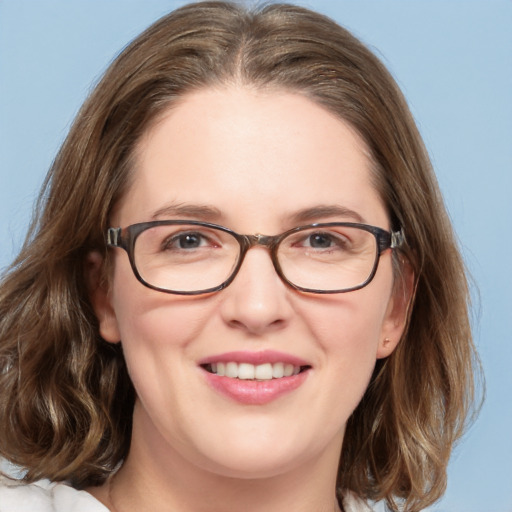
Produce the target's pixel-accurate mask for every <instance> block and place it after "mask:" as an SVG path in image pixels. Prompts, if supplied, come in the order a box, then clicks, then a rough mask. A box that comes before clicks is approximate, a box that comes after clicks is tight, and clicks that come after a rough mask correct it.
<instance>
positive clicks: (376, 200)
mask: <svg viewBox="0 0 512 512" xmlns="http://www.w3.org/2000/svg"><path fill="white" fill-rule="evenodd" d="M370 165H371V162H370V160H369V156H368V151H367V149H366V147H365V146H364V144H363V142H362V141H361V139H360V138H359V137H358V135H357V134H356V133H355V132H354V131H353V130H352V129H351V128H350V127H349V126H348V125H347V124H346V123H344V122H343V121H341V120H340V119H338V118H336V117H334V116H333V115H332V114H330V113H329V112H328V111H326V110H325V109H324V108H322V107H320V106H318V105H317V104H315V103H313V102H312V101H311V100H309V99H307V98H305V97H303V96H301V95H299V94H292V93H290V92H286V91H267V92H261V91H255V90H253V89H249V88H244V87H242V86H237V87H230V88H219V89H206V90H201V91H199V92H194V93H192V94H190V95H188V96H186V97H184V98H183V99H182V100H181V101H180V103H179V104H178V105H175V106H174V107H173V108H172V109H171V110H169V111H168V112H167V113H166V115H165V116H163V117H162V118H161V119H160V120H159V121H158V123H156V124H155V125H154V126H153V127H152V128H151V129H150V130H149V131H148V132H147V133H146V134H145V136H144V137H143V139H142V140H141V141H140V143H139V145H138V147H137V150H136V168H135V174H134V181H133V183H132V185H131V187H130V188H129V190H128V192H127V194H126V196H125V197H124V198H123V199H122V200H121V201H120V203H119V204H118V205H117V207H116V209H115V211H114V213H113V215H112V222H111V225H112V226H121V227H126V226H128V225H130V224H133V223H137V222H143V221H147V220H151V219H152V218H153V217H154V216H155V213H156V212H160V214H159V215H158V216H157V218H159V219H164V218H165V219H173V218H190V219H195V220H205V221H211V222H215V223H218V224H222V225H224V226H227V227H229V228H231V229H233V230H235V231H237V232H239V233H247V234H254V233H263V234H267V235H273V234H277V233H281V232H283V231H285V230H287V229H289V228H292V227H294V226H296V225H299V224H305V223H312V222H322V221H324V222H326V221H335V220H339V221H358V220H359V219H358V218H355V217H354V215H352V214H345V215H339V214H338V215H328V214H318V215H316V214H315V215H314V216H312V217H311V216H310V217H311V218H308V219H307V220H306V221H302V222H299V221H298V220H297V219H294V216H296V215H297V212H299V211H301V210H304V209H310V208H315V207H319V206H326V205H328V206H332V205H335V206H341V207H344V208H347V209H350V210H352V211H353V212H355V214H356V215H357V216H359V217H361V218H362V220H363V221H364V222H365V223H368V224H372V225H375V226H379V227H381V228H384V229H389V220H388V218H387V215H386V212H385V208H384V205H383V204H382V201H381V199H380V197H379V195H378V193H377V191H376V190H375V188H374V186H373V185H372V182H371V173H370ZM185 204H186V205H208V206H209V207H210V206H211V207H213V208H215V209H216V210H217V213H216V215H215V217H210V216H208V218H205V216H204V214H203V213H201V212H193V211H189V212H188V215H184V214H183V213H179V214H178V213H176V212H173V211H172V210H169V209H167V211H166V212H162V209H165V208H167V207H169V205H185ZM100 265H101V258H100V257H99V255H97V254H91V255H90V267H91V270H90V276H91V283H92V288H93V290H94V291H93V293H92V300H93V304H94V307H95V310H96V313H97V316H98V319H99V322H100V331H101V335H102V336H103V338H104V339H105V340H106V341H108V342H111V343H118V342H119V341H120V340H122V341H121V343H122V344H123V349H124V353H125V356H126V360H127V364H128V368H129V372H130V376H131V378H132V380H133V383H134V385H135V388H136V391H137V396H138V398H137V401H136V406H135V411H134V422H133V425H134V428H133V437H132V444H131V450H130V453H129V456H128V458H127V460H126V461H125V463H124V465H123V466H122V468H121V469H120V470H119V471H118V473H117V475H116V476H115V478H114V480H113V482H112V492H111V496H109V494H108V492H107V486H103V487H99V488H94V489H90V492H91V493H92V494H93V495H95V496H96V497H98V498H99V499H100V500H101V501H103V503H105V504H106V505H107V506H110V507H111V508H114V506H113V505H112V503H111V500H112V499H113V501H114V503H115V509H117V510H118V511H119V512H126V511H130V510H153V511H167V510H169V511H170V510H173V511H180V512H181V511H187V512H188V511H206V510H208V511H216V510H219V511H220V510H222V511H224V512H225V511H231V510H233V511H235V510H236V511H239V510H244V511H249V512H250V511H261V510H266V511H270V512H272V511H280V512H282V510H294V511H308V512H310V511H311V510H315V511H323V510H325V511H332V510H338V508H337V503H336V498H335V492H334V489H335V480H336V471H337V465H338V459H339V453H340V451H341V444H342V441H343V435H344V430H345V424H346V422H347V419H348V418H349V416H350V414H351V413H352V411H353V410H354V408H355V407H356V406H357V404H358V402H359V401H360V399H361V397H362V395H363V394H364V391H365V389H366V387H367V385H368V382H369V379H370V377H371V374H372V370H373V368H374V365H375V362H376V360H377V359H378V358H383V357H387V356H388V355H389V354H390V353H391V352H392V351H393V349H394V348H395V346H396V344H397V343H398V340H399V339H400V336H401V334H402V331H403V328H404V320H405V314H406V307H407V298H408V293H407V291H404V290H403V289H400V290H399V292H397V289H398V288H400V287H396V286H393V273H392V267H391V252H390V251H386V252H385V253H384V254H383V255H382V257H381V259H380V262H379V267H378V271H377V274H376V276H375V278H374V279H373V281H372V282H371V283H370V284H369V285H368V286H366V287H365V288H363V289H361V290H358V291H355V292H350V293H346V294H332V295H316V294H305V293H300V292H297V291H295V290H293V289H291V288H289V287H287V286H286V285H285V284H284V283H283V282H282V281H281V280H280V279H279V277H278V276H277V274H276V272H275V270H274V268H273V266H272V263H271V260H270V257H269V255H268V251H267V250H266V249H265V248H262V247H255V248H253V249H251V250H250V251H249V253H248V254H247V256H246V259H245V261H244V264H243V266H242V268H241V270H240V272H239V274H238V275H237V277H236V278H235V280H234V282H233V283H232V284H231V285H230V286H229V287H228V288H226V289H225V290H223V291H221V292H218V293H214V294H209V295H201V296H197V297H184V296H177V295H169V294H164V293H161V292H157V291H154V290H150V289H148V288H146V287H144V286H143V285H142V284H141V283H139V282H138V281H137V280H136V278H135V276H134V275H133V272H132V270H131V268H130V265H129V262H128V257H127V254H126V253H125V252H124V251H122V250H114V268H113V275H112V279H111V283H110V289H109V290H105V289H103V288H101V287H99V286H97V285H95V283H96V279H97V275H98V274H99V268H100ZM268 349H272V350H278V351H281V352H284V353H286V354H291V355H294V356H297V357H300V358H302V359H305V360H306V361H307V362H308V364H310V366H311V369H310V370H309V371H308V375H307V378H306V379H305V381H304V383H303V384H302V385H301V386H300V387H299V388H297V389H296V390H294V391H292V392H290V393H288V394H285V395H284V396H281V397H279V398H278V399H276V400H274V401H271V402H270V403H268V404H265V405H245V404H240V403H238V402H236V401H234V400H232V399H229V398H227V397H226V396H224V395H222V394H220V393H219V392H217V391H215V390H214V389H212V388H211V387H210V386H209V385H208V384H207V382H206V380H205V379H204V375H203V373H204V371H203V370H202V369H201V368H200V367H199V365H198V361H199V360H202V359H204V358H207V357H208V356H212V355H214V354H219V353H224V352H230V351H235V350H243V351H249V352H258V351H262V350H268Z"/></svg>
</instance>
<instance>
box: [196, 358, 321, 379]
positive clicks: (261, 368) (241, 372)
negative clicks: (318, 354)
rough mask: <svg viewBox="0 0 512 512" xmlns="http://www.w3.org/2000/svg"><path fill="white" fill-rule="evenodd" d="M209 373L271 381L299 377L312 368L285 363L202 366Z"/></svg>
mask: <svg viewBox="0 0 512 512" xmlns="http://www.w3.org/2000/svg"><path fill="white" fill-rule="evenodd" d="M201 367H202V368H203V369H204V370H206V371H207V372H208V373H211V374H214V375H217V376H219V377H228V378H230V379H239V380H253V381H270V380H276V379H283V378H286V377H292V376H295V375H299V374H300V373H303V372H305V371H307V370H309V369H310V368H311V366H309V365H301V366H299V365H294V364H291V363H285V362H279V361H278V362H275V363H270V362H268V363H262V364H251V363H239V362H236V361H227V362H220V361H219V362H216V363H206V364H202V365H201Z"/></svg>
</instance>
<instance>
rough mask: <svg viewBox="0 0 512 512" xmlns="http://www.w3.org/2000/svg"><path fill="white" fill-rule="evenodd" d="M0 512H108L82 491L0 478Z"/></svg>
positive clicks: (46, 482) (49, 484) (40, 482)
mask: <svg viewBox="0 0 512 512" xmlns="http://www.w3.org/2000/svg"><path fill="white" fill-rule="evenodd" d="M0 512H108V509H107V508H105V507H104V506H103V505H102V504H101V503H100V502H99V501H98V500H96V499H95V498H93V497H92V496H91V495H90V494H89V493H87V492H85V491H77V490H76V489H73V487H70V486H69V485H66V484H64V483H52V482H50V481H49V480H39V481H38V482H34V483H32V484H25V483H23V482H20V481H19V480H13V479H10V478H6V477H3V476H0Z"/></svg>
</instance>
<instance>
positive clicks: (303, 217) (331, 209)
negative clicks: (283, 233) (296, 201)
mask: <svg viewBox="0 0 512 512" xmlns="http://www.w3.org/2000/svg"><path fill="white" fill-rule="evenodd" d="M325 217H344V218H347V217H348V218H350V219H351V220H354V221H355V222H359V223H360V224H365V223H366V221H365V220H364V218H363V217H362V216H361V215H360V214H359V213H357V212H356V211H355V210H351V209H350V208H346V207H345V206H340V205H318V206H313V207H311V208H304V209H303V210H299V211H298V212H295V213H293V214H292V215H290V217H289V221H290V223H291V224H298V223H303V222H311V221H315V220H318V219H320V218H325Z"/></svg>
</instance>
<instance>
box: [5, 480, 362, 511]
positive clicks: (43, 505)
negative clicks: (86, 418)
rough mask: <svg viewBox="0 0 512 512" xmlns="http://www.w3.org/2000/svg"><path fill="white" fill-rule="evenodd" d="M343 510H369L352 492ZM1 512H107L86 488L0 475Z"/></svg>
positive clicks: (346, 499)
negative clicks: (21, 481)
mask: <svg viewBox="0 0 512 512" xmlns="http://www.w3.org/2000/svg"><path fill="white" fill-rule="evenodd" d="M344 507H345V512H371V509H370V508H368V506H367V505H365V504H364V503H362V502H361V501H360V500H358V499H357V498H355V497H354V496H352V495H348V496H347V497H346V498H345V500H344ZM0 512H109V510H108V508H106V507H105V506H104V505H102V504H101V503H100V502H99V501H98V500H97V499H96V498H94V497H93V496H92V495H91V494H89V493H88V492H86V491H77V490H76V489H74V488H73V487H71V486H69V485H66V484H64V483H52V482H50V481H49V480H39V481H38V482H34V483H33V484H23V483H20V482H17V481H15V480H10V479H8V478H5V477H2V476H0Z"/></svg>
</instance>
